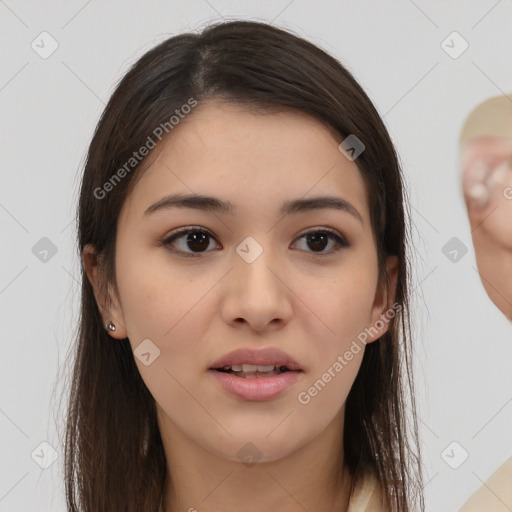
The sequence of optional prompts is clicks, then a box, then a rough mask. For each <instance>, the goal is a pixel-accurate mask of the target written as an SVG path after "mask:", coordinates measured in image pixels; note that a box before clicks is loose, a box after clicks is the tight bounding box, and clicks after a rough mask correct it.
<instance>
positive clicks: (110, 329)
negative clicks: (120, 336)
mask: <svg viewBox="0 0 512 512" xmlns="http://www.w3.org/2000/svg"><path fill="white" fill-rule="evenodd" d="M107 329H108V330H109V331H115V330H116V326H115V325H114V324H113V323H112V322H109V323H108V324H107Z"/></svg>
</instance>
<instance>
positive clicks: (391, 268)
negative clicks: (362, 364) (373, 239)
mask: <svg viewBox="0 0 512 512" xmlns="http://www.w3.org/2000/svg"><path fill="white" fill-rule="evenodd" d="M398 263H399V260H398V256H395V255H393V256H388V257H387V259H386V270H387V275H388V283H386V279H385V277H382V279H379V283H378V285H377V290H376V293H375V301H374V303H373V308H372V313H371V322H370V329H369V330H370V332H372V333H376V334H373V335H372V336H371V337H370V338H368V339H367V340H366V343H371V342H372V341H376V340H378V339H379V338H380V337H381V336H382V335H384V334H385V333H386V332H387V330H388V329H389V321H390V319H391V318H393V317H394V316H395V315H396V311H395V308H394V303H395V296H396V287H397V283H398Z"/></svg>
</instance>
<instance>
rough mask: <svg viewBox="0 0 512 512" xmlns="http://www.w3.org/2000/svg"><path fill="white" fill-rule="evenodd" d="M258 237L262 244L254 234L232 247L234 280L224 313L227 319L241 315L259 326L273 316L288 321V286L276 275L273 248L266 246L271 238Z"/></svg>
mask: <svg viewBox="0 0 512 512" xmlns="http://www.w3.org/2000/svg"><path fill="white" fill-rule="evenodd" d="M258 238H260V240H261V243H260V241H258V240H257V239H256V236H247V237H246V238H245V239H244V240H243V241H242V242H241V243H240V244H239V245H238V246H236V248H235V252H236V254H235V255H234V256H235V259H234V267H235V268H234V269H233V272H232V279H234V280H235V283H234V284H233V285H232V286H229V287H228V290H229V292H228V294H229V296H227V297H225V298H226V304H227V305H229V306H228V307H227V309H225V310H224V315H226V317H225V320H226V321H228V322H232V321H234V320H235V319H236V320H238V319H240V318H243V319H244V320H246V321H247V322H248V323H249V324H251V325H252V326H253V327H256V326H258V328H261V327H263V326H265V325H266V324H267V323H269V322H272V320H274V319H280V320H287V318H288V316H289V314H290V313H291V305H290V303H289V301H287V300H285V299H284V297H283V294H286V291H287V289H288V288H287V287H286V286H284V284H283V283H282V282H281V280H282V278H280V277H279V267H280V265H279V262H277V261H276V251H274V250H273V249H271V248H270V247H268V244H269V243H270V239H271V237H269V236H261V237H258ZM263 239H264V240H263ZM264 243H265V246H264V245H263V244H264Z"/></svg>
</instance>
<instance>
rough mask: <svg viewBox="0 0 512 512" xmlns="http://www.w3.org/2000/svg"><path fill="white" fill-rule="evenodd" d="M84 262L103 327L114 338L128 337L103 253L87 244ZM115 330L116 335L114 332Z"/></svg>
mask: <svg viewBox="0 0 512 512" xmlns="http://www.w3.org/2000/svg"><path fill="white" fill-rule="evenodd" d="M82 262H83V265H84V270H85V272H86V274H87V278H88V279H89V282H90V283H91V286H92V288H93V292H94V298H95V299H96V304H97V305H98V309H99V311H100V315H101V318H102V324H103V328H104V329H105V330H106V331H107V332H108V334H109V335H110V336H112V337H113V338H117V339H122V338H126V337H127V335H126V332H125V329H124V319H123V316H122V312H121V308H120V307H119V304H118V301H117V299H116V297H115V296H114V294H113V292H112V291H111V290H110V286H108V283H106V279H105V272H104V268H103V260H102V258H101V255H99V254H98V252H97V250H96V249H95V248H94V247H93V246H92V245H90V244H87V245H86V246H85V247H84V250H83V253H82ZM114 332H115V335H114V334H113V333H114Z"/></svg>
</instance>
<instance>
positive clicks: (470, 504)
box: [459, 457, 512, 512]
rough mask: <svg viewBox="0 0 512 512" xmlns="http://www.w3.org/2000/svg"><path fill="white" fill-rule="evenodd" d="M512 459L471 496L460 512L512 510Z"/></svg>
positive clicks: (506, 511)
mask: <svg viewBox="0 0 512 512" xmlns="http://www.w3.org/2000/svg"><path fill="white" fill-rule="evenodd" d="M511 484H512V457H511V458H510V459H508V460H507V461H506V462H505V463H504V464H502V465H501V466H500V467H499V468H498V469H497V470H496V471H495V472H494V473H493V474H492V475H491V476H490V477H489V480H487V482H485V484H484V485H483V486H482V487H480V488H479V489H477V490H476V492H475V493H473V494H472V495H471V497H470V498H469V500H468V501H466V503H464V505H463V506H462V508H461V509H460V510H459V512H481V511H482V510H488V511H489V512H491V511H492V512H502V511H504V512H509V511H510V510H512V485H511Z"/></svg>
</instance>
